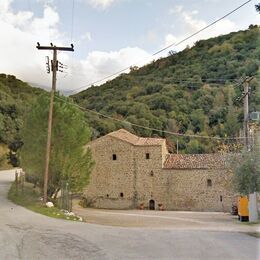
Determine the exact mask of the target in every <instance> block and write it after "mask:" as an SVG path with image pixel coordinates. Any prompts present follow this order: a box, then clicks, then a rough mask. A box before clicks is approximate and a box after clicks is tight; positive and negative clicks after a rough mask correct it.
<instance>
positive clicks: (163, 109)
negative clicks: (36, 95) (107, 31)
mask: <svg viewBox="0 0 260 260" xmlns="http://www.w3.org/2000/svg"><path fill="white" fill-rule="evenodd" d="M259 61H260V37H259V27H258V26H252V25H251V26H250V27H249V29H248V30H246V31H239V32H234V33H230V34H228V35H223V36H219V37H216V38H211V39H208V40H201V41H198V42H197V43H196V44H195V45H194V46H193V47H192V48H189V47H187V48H186V49H185V50H183V51H182V52H179V53H175V52H174V51H170V52H169V55H168V57H166V58H161V59H159V60H157V61H154V62H152V63H150V64H149V65H147V66H144V67H142V68H137V67H133V68H132V69H131V72H130V73H129V74H121V75H120V76H119V77H117V78H115V79H114V80H111V81H109V82H107V83H105V84H103V85H102V86H92V87H91V88H89V89H87V90H85V91H82V92H80V93H78V94H76V95H74V96H73V98H74V100H75V101H76V102H77V103H79V104H80V105H81V106H83V107H85V108H87V109H91V110H95V111H98V112H100V113H103V114H106V115H110V116H112V117H114V118H115V119H119V120H126V121H128V122H130V123H134V124H139V125H143V126H147V127H151V128H156V129H160V130H166V131H171V132H178V133H184V134H197V135H205V136H219V137H227V136H228V137H236V136H238V135H239V130H240V128H241V127H242V120H243V111H242V107H243V105H242V102H241V101H240V102H236V101H235V99H236V98H237V97H238V96H241V93H242V90H241V88H240V87H239V86H238V85H237V84H236V81H237V80H239V79H240V78H241V77H244V76H254V79H253V80H252V81H251V82H250V87H251V94H250V111H255V110H258V111H259V104H260V97H259V85H260V84H259V79H260V77H259ZM257 89H258V94H257ZM87 120H88V121H89V122H90V125H91V126H92V128H93V138H96V137H98V136H102V135H105V134H106V133H108V132H110V131H113V130H116V129H118V128H120V127H123V128H126V129H128V130H130V131H131V132H133V133H136V134H138V135H141V136H154V135H160V136H163V137H167V139H168V140H169V144H171V145H172V151H173V152H174V149H175V142H176V138H175V137H174V136H173V135H167V134H164V133H163V132H161V133H160V132H156V131H152V130H147V129H143V128H139V127H136V126H133V125H131V124H129V123H121V122H119V121H116V120H111V119H108V118H104V117H100V116H98V115H95V114H93V113H89V112H88V113H87ZM178 142H179V149H180V150H181V151H182V152H185V153H204V152H215V151H217V150H218V149H219V146H220V143H219V142H216V141H214V142H213V141H212V140H204V139H196V138H187V137H186V138H183V137H178Z"/></svg>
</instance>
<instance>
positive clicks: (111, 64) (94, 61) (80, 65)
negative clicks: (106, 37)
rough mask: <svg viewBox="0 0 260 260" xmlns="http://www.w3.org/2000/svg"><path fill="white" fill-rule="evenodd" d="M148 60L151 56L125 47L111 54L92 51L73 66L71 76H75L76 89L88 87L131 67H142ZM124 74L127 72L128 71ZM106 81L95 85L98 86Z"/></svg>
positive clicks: (134, 48)
mask: <svg viewBox="0 0 260 260" xmlns="http://www.w3.org/2000/svg"><path fill="white" fill-rule="evenodd" d="M150 60H151V56H150V55H149V54H148V53H147V52H146V51H144V50H143V49H140V48H138V47H126V48H122V49H120V50H119V51H111V52H103V51H93V52H90V53H89V54H88V56H87V57H86V58H85V59H82V60H81V61H80V62H77V63H76V64H75V65H74V69H73V70H72V71H71V75H72V76H73V75H74V76H77V82H78V87H80V86H83V85H89V84H90V83H93V82H95V81H97V80H100V79H102V78H105V77H107V76H109V75H111V74H114V73H115V72H118V71H121V70H122V69H125V68H127V67H129V66H131V65H136V66H142V65H144V64H145V63H147V62H149V61H150ZM78 72H81V73H78ZM83 72H84V73H83ZM124 72H128V70H126V71H124ZM116 76H118V75H114V76H112V77H110V78H109V80H111V79H113V78H115V77H116ZM68 78H70V76H69V77H68ZM106 80H108V79H106ZM106 80H104V81H103V82H99V83H98V84H95V85H100V84H102V83H104V82H105V81H106ZM75 88H76V87H75ZM68 89H70V88H68Z"/></svg>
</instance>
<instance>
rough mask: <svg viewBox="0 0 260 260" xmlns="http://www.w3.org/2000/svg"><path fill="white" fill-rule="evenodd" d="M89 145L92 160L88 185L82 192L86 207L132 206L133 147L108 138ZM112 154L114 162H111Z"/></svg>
mask: <svg viewBox="0 0 260 260" xmlns="http://www.w3.org/2000/svg"><path fill="white" fill-rule="evenodd" d="M89 146H90V147H91V151H92V157H93V159H94V161H95V166H94V169H93V171H92V174H91V177H90V183H89V185H88V186H87V187H86V189H85V191H84V194H85V197H86V199H87V201H89V205H90V206H93V207H98V208H130V207H134V205H133V194H134V147H133V146H132V145H130V144H128V143H126V142H123V141H118V140H116V139H115V138H113V137H109V136H105V137H103V138H99V139H97V140H96V141H95V142H93V143H92V144H90V145H89ZM126 151H127V152H126ZM113 154H114V155H116V160H113ZM122 193H123V194H122Z"/></svg>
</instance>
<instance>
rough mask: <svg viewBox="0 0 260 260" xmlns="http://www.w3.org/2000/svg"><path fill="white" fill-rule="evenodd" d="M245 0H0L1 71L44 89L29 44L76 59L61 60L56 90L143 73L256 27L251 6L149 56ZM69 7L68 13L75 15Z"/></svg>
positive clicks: (38, 57) (40, 63) (44, 78)
mask: <svg viewBox="0 0 260 260" xmlns="http://www.w3.org/2000/svg"><path fill="white" fill-rule="evenodd" d="M243 2H245V0H228V1H227V0H199V1H192V0H190V1H187V0H184V1H179V0H171V1H170V0H160V1H158V0H74V1H73V0H0V34H1V41H0V57H1V59H0V72H4V73H10V74H15V75H16V76H17V77H19V78H21V79H22V80H25V81H28V82H35V83H38V84H41V85H45V86H50V75H48V74H46V72H45V64H44V60H45V56H46V55H49V56H51V53H50V52H48V51H38V50H36V48H35V44H36V42H37V41H39V42H40V43H41V44H43V45H48V44H49V43H50V42H53V43H56V44H61V45H65V46H66V45H70V43H71V42H72V43H74V46H75V53H73V54H71V53H60V54H59V60H60V61H62V62H63V63H65V64H67V65H68V66H69V69H68V70H67V72H68V74H62V73H61V74H60V75H59V78H58V82H59V84H58V88H59V89H60V90H70V89H76V88H78V87H81V86H84V85H88V83H91V82H94V81H96V80H99V79H102V78H103V77H105V76H107V75H109V74H112V73H114V72H116V71H118V70H121V69H122V68H125V67H127V66H130V65H132V64H134V63H137V65H139V66H141V65H143V64H145V63H147V62H149V61H151V60H152V59H154V58H159V57H160V56H166V55H167V53H168V51H169V50H171V49H173V50H176V51H180V50H181V49H183V48H185V47H186V45H190V46H192V44H193V43H194V42H195V41H197V40H199V39H205V38H209V37H213V36H217V35H220V34H225V33H229V32H231V31H237V30H241V29H246V28H247V27H248V26H249V25H250V24H259V23H260V15H259V14H258V13H257V12H256V11H255V8H254V5H255V4H256V3H258V1H251V2H250V3H249V4H247V5H246V6H245V7H243V8H241V9H240V10H238V11H237V12H236V13H234V14H232V15H231V16H229V17H228V18H226V19H224V20H222V21H221V22H220V23H218V24H217V25H215V26H213V27H211V28H210V29H208V30H206V31H204V32H203V33H201V34H199V35H197V36H196V37H194V38H193V39H192V40H189V41H188V42H185V43H184V44H182V45H180V46H178V47H177V48H171V49H169V50H167V51H165V52H164V53H161V54H160V55H159V56H157V57H153V58H151V57H150V55H149V54H152V53H154V52H155V51H157V50H159V49H160V48H163V47H165V46H166V45H168V44H171V43H174V42H178V41H179V40H181V39H183V38H185V37H186V36H188V35H190V34H192V33H194V32H195V31H197V30H199V29H200V28H202V27H203V26H205V25H207V24H208V23H210V22H212V21H214V20H215V19H217V18H219V17H221V16H223V15H225V14H226V13H228V12H229V11H231V10H232V9H234V8H236V7H237V6H239V5H240V4H242V3H243ZM73 6H74V12H72V11H73ZM18 44H19V45H18Z"/></svg>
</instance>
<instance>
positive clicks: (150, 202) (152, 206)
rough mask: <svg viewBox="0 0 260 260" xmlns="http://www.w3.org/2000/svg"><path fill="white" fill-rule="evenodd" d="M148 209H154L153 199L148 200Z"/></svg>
mask: <svg viewBox="0 0 260 260" xmlns="http://www.w3.org/2000/svg"><path fill="white" fill-rule="evenodd" d="M149 209H150V210H155V201H154V200H150V201H149Z"/></svg>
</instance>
